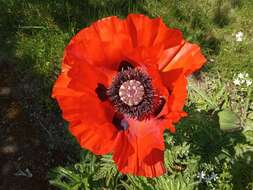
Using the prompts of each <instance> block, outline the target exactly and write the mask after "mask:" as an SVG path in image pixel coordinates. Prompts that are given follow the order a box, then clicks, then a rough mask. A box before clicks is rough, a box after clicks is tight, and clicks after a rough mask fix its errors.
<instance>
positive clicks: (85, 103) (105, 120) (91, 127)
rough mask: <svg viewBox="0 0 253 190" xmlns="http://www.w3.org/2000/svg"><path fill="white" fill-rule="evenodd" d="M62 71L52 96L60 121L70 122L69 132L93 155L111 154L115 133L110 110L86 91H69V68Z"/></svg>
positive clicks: (109, 107) (106, 104)
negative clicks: (59, 111) (60, 111)
mask: <svg viewBox="0 0 253 190" xmlns="http://www.w3.org/2000/svg"><path fill="white" fill-rule="evenodd" d="M63 68H64V69H66V71H65V72H63V73H62V74H61V75H60V76H59V78H58V80H57V81H56V83H55V85H54V88H53V95H52V96H53V97H54V98H56V99H57V101H58V104H59V106H60V107H61V109H62V112H63V117H64V119H66V120H67V121H69V122H70V131H71V132H72V134H73V135H74V136H76V138H77V139H78V141H79V142H80V144H81V146H82V147H84V148H85V147H86V148H87V149H89V150H91V151H93V152H94V153H96V154H105V153H108V152H111V150H112V148H113V142H114V141H113V139H114V137H115V135H116V132H117V130H116V129H115V127H114V126H113V125H112V122H111V121H112V118H113V114H114V111H113V108H112V107H111V106H110V105H109V104H108V103H103V102H101V101H100V100H99V99H98V98H97V95H96V94H95V92H94V91H91V90H89V88H87V89H86V90H85V91H82V92H80V91H76V90H73V89H71V88H69V83H70V81H71V78H69V76H68V75H67V72H68V69H69V68H68V67H67V66H66V65H63ZM91 83H92V82H91Z"/></svg>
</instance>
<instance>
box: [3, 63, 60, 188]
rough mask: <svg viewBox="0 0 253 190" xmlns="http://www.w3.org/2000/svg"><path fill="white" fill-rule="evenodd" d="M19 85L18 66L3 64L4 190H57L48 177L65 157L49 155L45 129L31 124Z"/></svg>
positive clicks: (50, 153)
mask: <svg viewBox="0 0 253 190" xmlns="http://www.w3.org/2000/svg"><path fill="white" fill-rule="evenodd" d="M16 84H17V79H16V78H15V70H14V65H11V64H9V63H6V62H5V63H3V62H1V61H0V190H47V189H54V188H53V187H51V186H50V185H49V183H48V178H47V174H48V170H49V169H50V168H52V167H53V166H55V165H57V164H58V163H60V162H61V161H60V160H59V159H60V158H61V159H62V155H61V154H60V153H58V152H54V153H52V152H50V151H49V149H48V145H47V144H46V143H45V142H46V141H44V140H43V138H45V135H44V134H43V133H44V132H43V129H41V128H38V127H36V126H35V125H33V123H31V122H30V121H29V120H28V118H27V116H26V115H25V113H24V109H23V108H22V103H21V102H20V100H19V99H17V98H16V97H17V96H18V95H19V94H18V90H17V89H18V88H17V85H16Z"/></svg>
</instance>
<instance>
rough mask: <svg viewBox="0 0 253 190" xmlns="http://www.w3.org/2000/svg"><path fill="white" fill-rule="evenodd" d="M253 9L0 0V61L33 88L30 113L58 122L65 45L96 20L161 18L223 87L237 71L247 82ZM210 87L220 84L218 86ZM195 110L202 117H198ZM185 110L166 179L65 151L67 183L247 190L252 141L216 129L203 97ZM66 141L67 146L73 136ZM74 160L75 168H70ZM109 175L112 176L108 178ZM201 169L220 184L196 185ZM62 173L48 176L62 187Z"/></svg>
mask: <svg viewBox="0 0 253 190" xmlns="http://www.w3.org/2000/svg"><path fill="white" fill-rule="evenodd" d="M252 10H253V2H252V1H251V0H248V1H247V0H130V1H129V0H81V1H80V0H63V1H60V0H45V1H40V0H23V1H16V0H0V44H1V45H0V57H1V58H3V59H7V60H11V61H12V62H13V63H14V67H15V69H16V71H17V80H20V81H21V83H22V84H23V83H24V84H27V83H28V84H29V87H30V88H32V89H33V95H32V104H33V107H36V108H35V110H39V111H40V112H43V113H44V116H45V117H47V116H48V115H54V114H56V117H57V118H58V119H59V120H60V119H61V116H60V114H59V110H58V108H57V106H56V105H55V102H54V100H52V99H51V98H50V94H51V88H52V84H53V82H54V81H55V79H56V77H57V74H58V73H59V70H60V62H61V58H62V55H63V50H64V47H65V46H66V45H67V44H68V42H69V41H70V39H71V38H72V37H73V36H74V35H75V34H76V33H77V32H78V31H79V30H80V29H82V28H84V27H86V26H88V25H89V24H91V23H92V22H94V21H96V20H97V19H100V18H103V17H105V16H110V15H117V16H119V17H121V18H124V17H126V16H127V15H128V13H132V12H135V13H143V14H145V15H148V16H150V17H158V16H159V17H162V18H163V20H164V22H165V23H166V24H167V25H169V26H171V27H176V28H179V29H181V30H182V31H183V34H184V37H185V39H187V40H189V41H191V42H193V43H197V44H199V45H200V46H201V48H202V51H203V53H204V54H205V56H206V57H207V59H208V62H207V64H206V65H205V66H204V68H203V69H202V72H203V73H207V75H209V76H211V77H213V78H215V76H216V75H217V73H219V76H220V79H221V80H223V79H226V81H227V82H229V81H230V80H231V79H232V78H233V76H234V75H235V74H237V73H239V72H243V71H246V72H247V73H249V75H250V77H251V78H252V77H253V19H252V18H253V11H252ZM239 31H242V32H243V33H244V38H243V41H242V42H236V40H235V36H234V35H235V33H237V32H239ZM214 81H215V83H218V81H219V80H214ZM209 96H212V94H209ZM203 102H204V103H203ZM220 102H222V101H219V103H220ZM25 104H27V102H26V100H24V105H25ZM238 104H239V103H238ZM199 108H201V109H202V111H201V112H196V109H199ZM187 109H188V111H189V115H190V116H189V117H188V118H186V119H184V120H183V121H182V122H181V123H180V124H179V125H178V132H177V133H176V135H175V136H174V137H173V138H174V141H175V146H171V145H170V144H168V150H167V153H166V154H168V157H169V160H168V162H167V166H168V168H171V171H172V174H171V175H170V176H166V177H165V178H161V179H156V180H146V179H143V178H132V177H129V178H127V179H126V177H122V176H121V175H119V174H118V173H117V172H116V171H115V170H114V169H113V168H112V165H110V161H108V159H107V158H102V159H101V158H93V157H92V156H91V155H89V154H88V153H86V152H85V153H84V154H85V156H86V157H84V158H81V159H80V158H78V156H79V150H77V152H78V153H77V154H75V156H72V155H71V154H72V152H71V153H70V157H71V158H70V159H69V160H70V161H69V162H70V164H69V167H70V168H71V169H70V171H74V172H76V175H77V176H76V178H75V179H73V180H72V182H73V184H75V183H77V181H78V182H80V183H82V182H83V184H82V185H83V187H86V188H88V186H89V188H91V189H92V187H91V185H94V188H95V187H97V186H98V187H97V188H98V189H99V188H102V187H104V188H105V187H108V188H110V189H123V187H124V188H125V189H152V188H153V187H152V184H157V186H154V187H156V188H157V189H159V188H160V189H163V188H164V187H165V186H164V185H165V184H166V183H168V184H167V186H166V188H167V189H177V188H178V187H181V188H183V187H185V185H187V184H192V186H193V187H194V188H198V189H211V188H215V189H234V190H239V189H240V190H241V189H242V190H243V189H252V188H253V173H252V171H253V169H252V144H253V140H252V137H249V136H245V135H244V134H242V133H240V132H236V133H232V134H231V133H225V132H222V131H220V129H219V127H218V126H219V123H218V118H217V114H216V113H213V112H212V111H213V110H212V109H210V108H208V105H207V103H206V102H205V100H203V99H201V98H198V99H194V98H192V97H191V98H190V100H189V103H188V107H187ZM251 109H252V108H251ZM29 111H30V110H29V109H28V110H27V112H29ZM216 111H217V110H216ZM251 111H252V110H251ZM48 123H50V122H48ZM54 128H57V126H54V125H53V124H50V126H49V131H51V130H52V131H51V132H54ZM58 136H59V137H58V138H62V137H61V135H58ZM66 138H67V140H66V141H71V143H72V140H73V139H71V137H68V136H67V137H66ZM250 138H251V139H250ZM168 139H170V138H168ZM63 141H64V142H65V139H64V140H63ZM168 141H169V140H168ZM60 142H62V141H60ZM52 143H54V142H52ZM73 144H75V142H73ZM250 147H251V148H250ZM77 149H78V148H77ZM170 149H173V150H175V154H171V151H170ZM250 150H251V151H250ZM187 151H188V152H189V153H186V152H187ZM82 154H83V152H82ZM86 154H88V156H87V155H86ZM76 155H77V156H76ZM82 159H84V160H82ZM85 159H86V161H85ZM87 160H88V161H89V162H88V163H87ZM91 160H92V161H94V163H93V165H92V164H91V163H90V162H91ZM77 162H80V163H81V165H80V163H79V165H78V167H77V168H74V165H75V164H76V163H77ZM108 162H109V164H108ZM175 163H177V164H179V165H180V164H182V163H184V164H182V165H184V167H185V166H186V169H185V170H183V171H177V170H176V169H175V168H174V166H175ZM75 166H76V165H75ZM80 167H84V168H81V169H80ZM101 168H102V169H101ZM103 168H104V169H103ZM108 168H109V169H110V170H109V169H108ZM107 170H108V171H109V172H108V171H107ZM83 171H85V172H83ZM95 171H98V172H95ZM110 171H112V174H111V175H112V176H113V178H109V179H108V175H109V174H110ZM199 171H205V172H206V173H209V174H211V173H212V172H215V173H217V174H218V175H219V179H218V180H217V181H211V182H210V183H198V179H197V178H196V175H197V173H198V172H199ZM57 172H58V173H57ZM62 172H64V171H63V170H62V169H59V170H57V171H56V173H54V175H53V177H52V179H54V180H55V181H54V182H55V183H57V184H58V185H59V181H57V180H60V181H61V177H62V176H63V177H65V178H67V177H66V176H64V175H63V174H62ZM68 172H69V171H66V173H67V174H68ZM92 172H93V173H92ZM106 172H108V173H106ZM67 174H66V175H67ZM84 174H85V175H84ZM83 175H84V176H83ZM112 176H110V177H112ZM114 177H115V178H114ZM58 178H59V179H58ZM94 179H96V180H98V181H99V182H100V183H101V184H99V185H98V184H97V182H96V181H95V182H94ZM166 181H167V182H166ZM70 182H71V180H70V181H68V183H67V184H65V185H66V186H68V185H69V184H71V183H70ZM178 183H179V186H178ZM100 185H101V186H100ZM110 185H111V186H110ZM63 186H64V185H63ZM153 189H154V188H153ZM179 189H180V188H179ZM189 189H190V187H189Z"/></svg>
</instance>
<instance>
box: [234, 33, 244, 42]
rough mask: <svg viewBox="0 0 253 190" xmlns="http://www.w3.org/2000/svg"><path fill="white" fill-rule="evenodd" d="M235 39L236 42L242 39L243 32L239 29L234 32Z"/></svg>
mask: <svg viewBox="0 0 253 190" xmlns="http://www.w3.org/2000/svg"><path fill="white" fill-rule="evenodd" d="M235 39H236V41H237V42H241V41H242V40H243V32H241V31H240V32H237V33H236V34H235Z"/></svg>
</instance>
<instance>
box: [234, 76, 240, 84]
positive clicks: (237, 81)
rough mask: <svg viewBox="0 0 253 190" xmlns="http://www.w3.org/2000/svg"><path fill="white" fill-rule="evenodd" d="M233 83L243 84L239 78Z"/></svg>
mask: <svg viewBox="0 0 253 190" xmlns="http://www.w3.org/2000/svg"><path fill="white" fill-rule="evenodd" d="M233 82H234V84H235V85H240V84H241V81H240V80H239V79H238V78H237V79H235V80H234V81H233Z"/></svg>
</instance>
